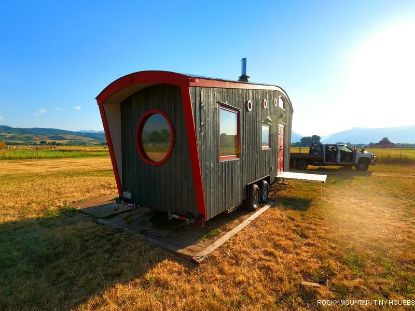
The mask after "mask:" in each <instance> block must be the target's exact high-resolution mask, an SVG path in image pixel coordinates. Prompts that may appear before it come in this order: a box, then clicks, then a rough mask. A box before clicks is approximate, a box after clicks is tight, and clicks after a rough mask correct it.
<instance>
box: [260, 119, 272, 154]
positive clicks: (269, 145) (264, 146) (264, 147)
mask: <svg viewBox="0 0 415 311" xmlns="http://www.w3.org/2000/svg"><path fill="white" fill-rule="evenodd" d="M263 126H268V145H263V144H262V127H263ZM261 150H271V125H270V124H266V123H261Z"/></svg>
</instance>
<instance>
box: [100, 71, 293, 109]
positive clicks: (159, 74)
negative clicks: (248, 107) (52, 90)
mask: <svg viewBox="0 0 415 311" xmlns="http://www.w3.org/2000/svg"><path fill="white" fill-rule="evenodd" d="M154 84H170V85H176V86H179V87H191V86H200V87H220V88H239V89H267V90H278V91H280V92H281V93H283V94H284V95H285V96H286V97H287V99H288V101H289V105H290V107H291V109H292V105H291V101H290V99H289V97H288V94H287V93H286V92H285V91H284V90H283V89H282V88H281V87H279V86H277V85H267V84H260V83H251V82H240V81H232V80H223V79H216V78H208V77H202V76H194V75H187V74H181V73H176V72H170V71H159V70H149V71H139V72H134V73H131V74H128V75H126V76H123V77H121V78H119V79H117V80H115V81H114V82H112V83H110V84H109V85H108V86H107V87H106V88H105V89H104V90H103V91H102V92H101V93H100V94H99V95H98V96H97V98H96V99H97V102H98V104H101V105H102V104H104V103H105V102H106V101H107V100H108V99H110V98H111V97H112V96H113V95H116V94H117V93H119V92H121V91H123V90H124V94H123V96H121V97H124V98H126V97H128V96H129V95H131V94H132V93H133V92H135V91H137V89H138V87H139V86H140V85H141V86H150V85H154ZM128 90H130V92H129V91H128Z"/></svg>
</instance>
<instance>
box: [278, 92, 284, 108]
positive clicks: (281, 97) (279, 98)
mask: <svg viewBox="0 0 415 311" xmlns="http://www.w3.org/2000/svg"><path fill="white" fill-rule="evenodd" d="M280 103H282V107H281V106H280ZM278 108H280V109H282V110H285V98H284V96H281V95H280V96H278Z"/></svg>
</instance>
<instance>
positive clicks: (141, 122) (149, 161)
mask: <svg viewBox="0 0 415 311" xmlns="http://www.w3.org/2000/svg"><path fill="white" fill-rule="evenodd" d="M155 114H160V115H162V116H163V117H164V119H165V120H166V121H167V124H168V125H169V128H170V146H169V150H168V151H167V153H166V155H165V156H164V158H163V159H162V160H161V161H159V162H156V161H154V160H152V159H150V158H149V157H148V156H147V153H146V152H145V150H144V148H143V144H142V141H141V136H142V132H143V127H144V124H145V122H146V121H147V120H148V118H150V117H151V116H152V115H155ZM135 146H136V149H137V152H138V154H139V155H140V157H141V159H142V160H143V161H144V163H146V164H148V165H154V166H160V165H163V164H164V163H166V162H167V161H168V159H169V158H170V156H171V154H172V152H173V146H174V129H173V123H172V122H171V119H170V118H169V116H168V115H167V113H165V112H164V111H162V110H160V109H150V110H148V111H147V112H145V113H144V114H143V115H142V116H141V118H140V120H139V121H138V123H137V127H136V144H135Z"/></svg>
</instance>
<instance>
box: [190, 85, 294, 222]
mask: <svg viewBox="0 0 415 311" xmlns="http://www.w3.org/2000/svg"><path fill="white" fill-rule="evenodd" d="M280 95H281V94H280V93H279V92H278V91H272V90H245V89H221V88H200V87H192V88H191V89H190V96H191V99H192V107H193V115H194V121H195V127H196V135H197V141H198V148H199V158H200V162H201V171H202V179H203V185H204V193H205V202H206V209H207V219H210V218H212V217H214V216H216V215H218V214H220V213H222V212H223V211H225V210H227V209H231V208H233V207H235V206H237V205H239V204H240V203H241V202H242V201H243V200H244V199H245V197H246V185H247V184H249V183H252V182H253V181H256V180H258V179H260V178H263V177H265V176H270V179H271V181H273V180H274V178H275V176H276V174H277V140H278V137H277V135H278V123H283V124H285V129H286V133H285V142H286V145H285V146H284V148H285V150H286V155H285V160H284V162H285V169H288V163H289V159H288V157H289V147H290V145H289V144H287V142H289V141H290V139H291V112H290V109H289V108H288V106H287V108H286V109H285V110H283V109H281V108H278V107H275V106H274V98H278V96H280ZM264 99H267V101H268V108H266V109H265V108H263V104H262V103H263V100H264ZM247 100H251V101H252V103H253V109H252V111H250V112H248V111H247V109H246V105H245V103H246V101H247ZM218 102H222V103H225V102H226V103H227V104H228V105H230V106H232V107H235V108H237V109H239V110H240V120H239V122H240V147H241V148H240V158H239V159H236V160H228V161H221V160H219V139H218V138H219V105H220V104H219V103H218ZM267 117H269V118H271V120H272V123H271V149H270V150H262V146H261V125H262V123H263V121H264V120H265V119H266V118H267Z"/></svg>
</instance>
